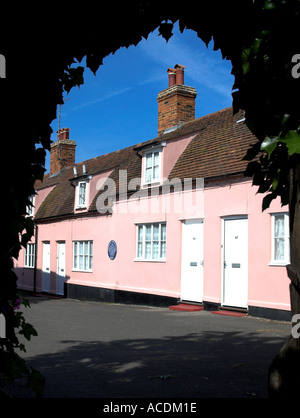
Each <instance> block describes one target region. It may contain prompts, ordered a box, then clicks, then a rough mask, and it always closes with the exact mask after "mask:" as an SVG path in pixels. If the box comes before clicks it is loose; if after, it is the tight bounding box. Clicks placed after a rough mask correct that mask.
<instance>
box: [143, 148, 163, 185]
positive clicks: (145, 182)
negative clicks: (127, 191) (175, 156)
mask: <svg viewBox="0 0 300 418" xmlns="http://www.w3.org/2000/svg"><path fill="white" fill-rule="evenodd" d="M156 153H158V165H157V166H158V177H157V178H153V171H154V167H155V165H154V154H156ZM161 154H162V148H161V147H160V148H154V149H151V150H149V151H145V152H144V155H143V158H144V173H143V184H144V185H147V184H154V183H160V182H161V169H162V166H161ZM148 155H151V156H152V166H151V180H150V181H147V156H148Z"/></svg>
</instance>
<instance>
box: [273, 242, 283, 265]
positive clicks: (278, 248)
mask: <svg viewBox="0 0 300 418" xmlns="http://www.w3.org/2000/svg"><path fill="white" fill-rule="evenodd" d="M275 260H277V261H280V260H284V238H275Z"/></svg>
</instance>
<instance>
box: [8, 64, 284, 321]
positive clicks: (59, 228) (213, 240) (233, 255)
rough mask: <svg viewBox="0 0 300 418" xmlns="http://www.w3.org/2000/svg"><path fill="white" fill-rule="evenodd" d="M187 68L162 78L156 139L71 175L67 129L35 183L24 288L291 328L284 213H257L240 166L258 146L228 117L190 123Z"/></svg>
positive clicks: (23, 259)
mask: <svg viewBox="0 0 300 418" xmlns="http://www.w3.org/2000/svg"><path fill="white" fill-rule="evenodd" d="M183 71H184V67H183V66H180V65H176V66H175V68H174V69H170V68H169V69H168V73H169V87H168V88H167V89H165V90H163V91H162V92H160V93H159V94H158V97H157V100H158V133H159V134H158V136H157V138H155V139H152V140H149V141H146V142H143V143H140V144H137V145H134V146H132V147H128V148H125V149H122V150H119V151H116V152H113V153H110V154H106V155H102V156H100V157H96V158H93V159H91V160H88V161H84V162H81V163H77V164H75V148H76V142H75V141H72V140H70V139H69V129H66V128H64V129H61V130H60V132H58V140H57V141H56V142H55V143H53V144H52V148H51V167H50V173H49V174H46V175H45V178H44V180H43V182H42V183H41V182H38V183H37V184H36V192H37V194H36V195H35V196H34V197H33V205H34V208H29V212H28V216H33V218H34V220H35V224H36V234H35V238H33V240H32V242H31V243H29V244H28V245H27V248H26V249H25V250H22V251H21V253H20V257H19V260H18V261H17V263H16V272H17V275H18V287H19V288H20V289H25V290H30V291H35V292H47V293H53V294H57V295H64V296H66V297H70V298H77V299H86V300H96V301H108V302H118V303H134V304H154V305H160V306H170V305H174V304H176V303H178V302H179V301H186V302H193V303H197V304H202V305H203V307H204V309H208V310H216V309H222V308H224V307H226V308H228V309H240V310H245V311H247V312H248V313H249V314H250V315H254V316H263V317H268V318H277V319H287V320H289V319H290V299H289V279H288V278H287V274H286V268H285V266H286V265H287V264H288V263H289V227H288V218H289V215H288V208H287V207H281V205H280V202H279V201H275V202H273V203H272V204H271V207H270V208H269V209H268V210H266V211H265V212H262V209H261V205H262V195H261V194H256V191H257V190H256V188H255V187H253V186H252V179H249V178H245V177H244V176H243V172H244V170H245V168H246V162H245V161H243V160H242V158H243V156H244V155H245V154H246V151H247V149H248V147H249V144H252V143H255V142H256V138H255V137H253V135H252V134H251V133H250V132H249V130H248V129H247V127H246V126H245V124H244V121H243V114H242V112H240V113H239V114H237V115H234V116H233V114H232V109H231V108H227V109H223V110H220V111H219V112H216V113H213V114H210V115H207V116H204V117H201V118H199V119H195V98H196V91H195V89H194V88H192V87H189V86H185V85H184V73H183Z"/></svg>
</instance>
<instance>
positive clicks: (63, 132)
mask: <svg viewBox="0 0 300 418" xmlns="http://www.w3.org/2000/svg"><path fill="white" fill-rule="evenodd" d="M69 132H70V128H62V129H59V130H58V131H57V139H58V140H61V139H69Z"/></svg>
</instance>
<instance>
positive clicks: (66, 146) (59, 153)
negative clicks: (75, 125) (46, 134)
mask: <svg viewBox="0 0 300 418" xmlns="http://www.w3.org/2000/svg"><path fill="white" fill-rule="evenodd" d="M69 132H70V129H69V128H62V129H59V130H58V131H57V141H55V142H53V144H51V149H50V174H55V173H58V172H59V171H60V170H61V169H62V168H64V167H68V166H70V165H73V164H75V148H76V142H75V141H71V140H70V139H69Z"/></svg>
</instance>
